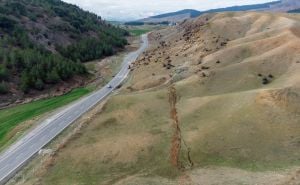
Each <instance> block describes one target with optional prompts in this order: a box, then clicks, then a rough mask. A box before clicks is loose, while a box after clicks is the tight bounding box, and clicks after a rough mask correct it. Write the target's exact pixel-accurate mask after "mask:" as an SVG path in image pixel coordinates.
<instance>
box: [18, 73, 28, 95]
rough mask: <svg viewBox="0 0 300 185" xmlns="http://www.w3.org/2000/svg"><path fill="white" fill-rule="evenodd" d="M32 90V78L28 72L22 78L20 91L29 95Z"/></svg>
mask: <svg viewBox="0 0 300 185" xmlns="http://www.w3.org/2000/svg"><path fill="white" fill-rule="evenodd" d="M29 88H30V77H29V75H28V73H27V72H23V73H22V76H21V85H20V89H21V90H22V91H23V92H24V93H28V90H29Z"/></svg>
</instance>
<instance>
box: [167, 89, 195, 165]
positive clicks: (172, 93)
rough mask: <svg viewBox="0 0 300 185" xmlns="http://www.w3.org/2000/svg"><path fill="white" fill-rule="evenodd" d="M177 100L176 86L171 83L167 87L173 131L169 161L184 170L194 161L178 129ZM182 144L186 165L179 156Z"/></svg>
mask: <svg viewBox="0 0 300 185" xmlns="http://www.w3.org/2000/svg"><path fill="white" fill-rule="evenodd" d="M177 101H178V96H177V92H176V88H175V86H174V85H172V86H171V87H170V88H169V104H170V117H171V119H172V125H173V127H174V133H173V136H172V143H171V155H170V156H171V163H172V165H173V166H174V167H176V168H178V169H180V170H185V169H188V168H192V167H193V165H194V163H193V161H192V158H191V148H190V147H188V146H187V144H186V142H185V140H184V139H183V137H182V135H181V129H180V124H179V119H178V112H177V108H176V104H177ZM182 144H183V146H184V147H185V149H186V151H187V152H186V158H187V161H188V166H185V165H184V164H183V161H181V160H180V159H181V156H180V154H181V153H183V152H182Z"/></svg>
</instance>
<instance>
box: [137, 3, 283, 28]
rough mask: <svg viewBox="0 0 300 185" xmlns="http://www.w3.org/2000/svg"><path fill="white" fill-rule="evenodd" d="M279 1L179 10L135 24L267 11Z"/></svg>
mask: <svg viewBox="0 0 300 185" xmlns="http://www.w3.org/2000/svg"><path fill="white" fill-rule="evenodd" d="M278 3H280V1H274V2H270V3H264V4H254V5H242V6H232V7H226V8H218V9H211V10H206V11H198V10H190V9H187V10H180V11H177V12H171V13H166V14H161V15H156V16H152V17H149V18H145V19H142V20H138V21H136V22H144V23H162V22H182V21H184V20H186V19H189V18H195V17H198V16H200V15H202V14H206V13H217V12H238V11H249V10H259V9H268V8H270V6H273V5H277V4H278Z"/></svg>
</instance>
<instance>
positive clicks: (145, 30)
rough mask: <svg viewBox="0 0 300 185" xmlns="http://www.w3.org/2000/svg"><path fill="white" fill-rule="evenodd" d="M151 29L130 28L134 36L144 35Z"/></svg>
mask: <svg viewBox="0 0 300 185" xmlns="http://www.w3.org/2000/svg"><path fill="white" fill-rule="evenodd" d="M149 31H151V30H150V29H132V30H129V32H130V34H131V35H133V36H140V35H143V34H145V33H148V32H149Z"/></svg>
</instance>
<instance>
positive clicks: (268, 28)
mask: <svg viewBox="0 0 300 185" xmlns="http://www.w3.org/2000/svg"><path fill="white" fill-rule="evenodd" d="M299 20H300V18H299V16H296V15H286V14H270V13H255V12H249V13H223V14H216V15H215V14H211V15H205V16H202V17H200V18H199V19H195V20H191V21H187V22H185V23H183V24H181V25H180V26H179V27H178V28H169V29H166V30H161V31H159V32H156V33H154V34H152V35H150V41H151V46H152V48H150V49H149V50H148V51H147V52H145V53H144V55H143V56H141V57H140V58H139V60H138V61H137V62H136V63H135V65H134V68H133V75H132V77H131V79H130V81H129V82H128V84H127V85H126V86H125V87H124V89H123V90H122V91H121V92H123V93H121V94H119V95H118V96H115V97H113V98H112V99H110V100H109V102H108V104H107V105H106V107H105V110H104V112H103V113H102V114H101V115H98V116H97V117H96V118H95V119H94V120H93V121H92V122H91V123H90V125H89V126H88V127H87V128H86V129H85V130H84V131H83V132H82V134H81V135H80V137H78V138H76V139H74V140H73V141H72V142H70V143H69V144H68V145H67V146H66V147H65V148H64V149H63V150H62V151H61V152H60V153H59V155H58V156H57V158H56V162H55V164H54V165H53V167H51V168H50V169H49V171H48V172H47V174H46V175H45V176H44V177H43V178H42V181H41V184H53V183H54V184H58V185H59V184H118V185H119V184H128V185H129V184H130V185H132V184H166V185H167V184H172V185H173V184H179V183H182V184H184V183H187V184H188V183H190V184H205V185H210V184H230V185H238V184H248V185H252V184H259V185H264V184H272V185H273V184H274V185H276V184H280V183H285V182H287V183H290V184H293V183H294V184H297V183H298V182H299V179H298V173H297V168H295V166H298V165H299V163H300V161H299V155H300V150H299V142H300V137H299V134H300V127H299V121H300V120H299V115H300V112H299V110H300V106H299V105H298V103H297V102H299V101H298V100H299V97H300V86H299V84H300V83H299V79H300V78H299V74H300V73H299V72H300V64H299V63H300V58H299V54H298V53H299V52H298V51H299V49H300V44H299V43H300V42H299V34H300V31H299V29H298V27H299V24H298V23H297V22H298V21H299ZM162 41H164V42H162ZM164 64H165V65H164ZM170 66H171V67H170ZM168 67H169V68H168ZM162 78H164V79H165V80H164V81H162V80H160V79H162ZM265 79H267V81H268V83H267V84H263V82H264V81H265ZM168 81H171V82H173V83H174V84H175V87H176V91H177V92H176V93H177V94H178V95H179V99H178V102H177V106H176V107H177V112H178V119H179V120H178V121H179V122H180V129H181V137H182V139H183V140H184V141H185V145H186V146H187V147H188V148H190V157H191V158H192V160H193V163H194V167H193V168H192V169H189V170H187V171H185V172H184V174H182V172H181V171H178V170H177V169H176V168H174V167H173V166H172V165H171V163H170V160H169V159H170V150H171V148H172V145H171V143H172V136H173V129H172V124H171V123H172V120H171V119H170V115H169V112H170V107H169V104H168V91H167V88H165V86H163V85H162V84H164V83H166V82H168ZM157 86H159V87H160V88H157V89H153V87H157ZM187 147H181V150H180V154H181V155H180V161H182V163H183V165H184V166H187V165H186V164H188V158H187V155H186V152H187ZM182 154H183V155H182ZM177 156H178V155H177ZM220 166H221V167H220ZM287 169H288V170H287ZM295 171H296V172H295ZM295 173H296V174H295Z"/></svg>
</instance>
